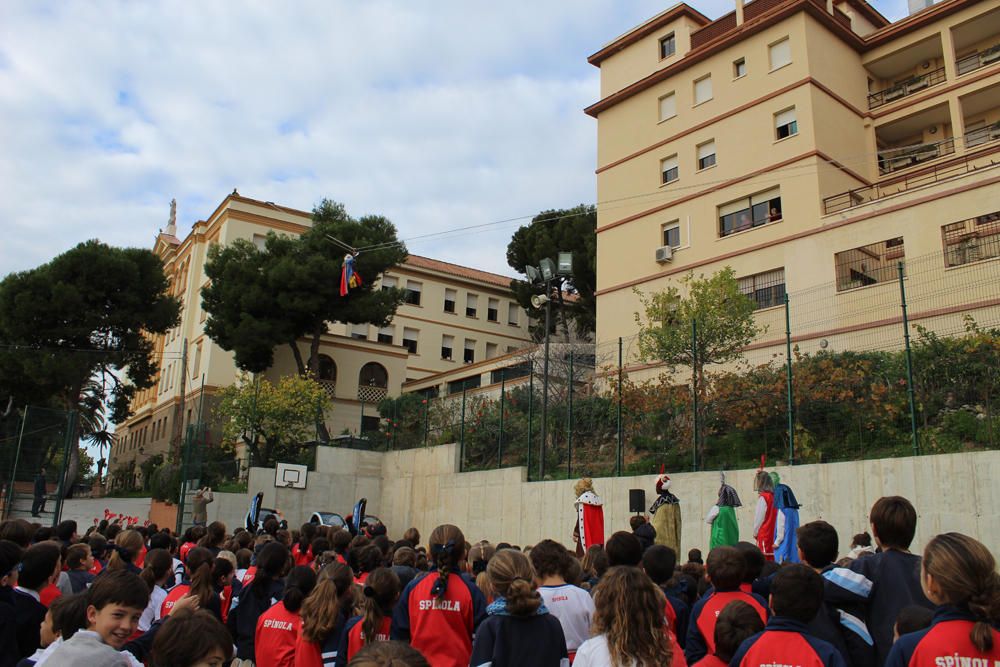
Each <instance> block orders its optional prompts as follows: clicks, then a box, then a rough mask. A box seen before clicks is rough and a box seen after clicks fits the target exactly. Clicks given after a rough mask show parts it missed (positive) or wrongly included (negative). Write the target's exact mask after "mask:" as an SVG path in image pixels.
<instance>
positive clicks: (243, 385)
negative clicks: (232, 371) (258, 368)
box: [215, 373, 329, 467]
mask: <svg viewBox="0 0 1000 667" xmlns="http://www.w3.org/2000/svg"><path fill="white" fill-rule="evenodd" d="M219 399H220V400H219V405H218V407H217V408H216V409H215V414H216V415H217V416H218V417H219V418H220V421H221V422H222V437H223V440H224V441H227V442H233V441H237V440H239V441H242V442H243V443H244V444H245V445H246V447H247V449H248V450H249V452H250V455H251V463H252V465H255V466H264V467H273V465H274V464H275V463H276V462H278V461H283V462H299V461H300V458H301V451H302V450H301V448H300V445H301V444H302V442H304V441H306V440H312V439H314V437H315V434H316V431H315V428H316V419H317V416H318V415H321V414H322V411H323V409H324V407H325V406H326V404H327V403H329V399H328V398H327V396H326V392H325V390H324V389H323V387H322V386H320V385H319V384H318V383H316V382H313V381H312V380H310V379H308V378H305V377H302V376H301V375H289V376H285V377H283V378H281V379H280V380H279V381H278V383H277V384H274V383H271V382H269V381H268V380H267V379H266V378H263V377H256V378H252V377H250V376H249V375H248V374H246V373H242V374H241V375H240V377H239V379H238V380H237V382H236V383H235V384H231V385H229V386H228V387H225V388H223V389H222V390H221V391H220V392H219Z"/></svg>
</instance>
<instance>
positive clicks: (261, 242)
mask: <svg viewBox="0 0 1000 667" xmlns="http://www.w3.org/2000/svg"><path fill="white" fill-rule="evenodd" d="M253 244H254V245H255V246H257V250H260V251H261V252H264V251H265V250H267V237H266V236H264V235H263V234H254V235H253Z"/></svg>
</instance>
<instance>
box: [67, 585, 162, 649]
mask: <svg viewBox="0 0 1000 667" xmlns="http://www.w3.org/2000/svg"><path fill="white" fill-rule="evenodd" d="M86 595H87V629H86V630H81V631H79V632H77V633H76V634H75V635H73V637H72V638H71V639H69V640H68V641H66V642H64V643H63V644H62V645H61V646H60V647H59V648H58V649H57V650H56V651H55V652H53V653H52V656H51V658H50V661H51V662H52V664H54V665H59V666H60V667H93V666H94V665H101V666H102V667H129V666H130V665H131V664H132V663H131V661H130V660H129V658H128V657H127V656H125V655H123V654H122V653H120V652H119V651H120V650H121V648H122V647H123V646H125V644H126V643H127V642H128V640H129V638H131V636H132V635H133V634H134V633H135V630H136V628H137V627H139V617H140V616H142V612H143V610H144V609H145V608H146V605H147V604H149V589H148V588H147V587H146V584H144V583H143V581H142V579H140V578H139V576H138V575H135V574H132V573H131V572H128V571H126V570H115V571H112V572H105V573H104V574H102V575H101V576H100V577H99V578H98V579H96V580H95V581H94V584H93V585H92V586H91V587H90V589H89V590H88V591H87V593H86Z"/></svg>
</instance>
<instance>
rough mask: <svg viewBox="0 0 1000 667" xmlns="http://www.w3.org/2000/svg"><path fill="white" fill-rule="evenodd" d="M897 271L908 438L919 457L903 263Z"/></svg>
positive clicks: (900, 263) (915, 454)
mask: <svg viewBox="0 0 1000 667" xmlns="http://www.w3.org/2000/svg"><path fill="white" fill-rule="evenodd" d="M897 267H898V269H899V296H900V302H901V306H902V308H903V341H904V342H905V343H906V393H907V394H908V395H909V398H910V436H911V438H912V439H913V455H914V456H919V455H920V440H919V438H918V436H917V401H916V396H915V395H914V392H913V355H912V352H911V350H910V320H909V318H908V317H907V314H906V285H905V284H904V282H903V277H904V276H903V263H902V262H899V263H898V264H897Z"/></svg>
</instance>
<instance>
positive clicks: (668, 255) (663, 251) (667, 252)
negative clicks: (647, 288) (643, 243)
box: [656, 245, 674, 264]
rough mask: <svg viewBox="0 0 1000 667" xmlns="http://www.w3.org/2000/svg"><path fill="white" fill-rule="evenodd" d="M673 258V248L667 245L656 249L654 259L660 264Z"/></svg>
mask: <svg viewBox="0 0 1000 667" xmlns="http://www.w3.org/2000/svg"><path fill="white" fill-rule="evenodd" d="M673 258H674V249H673V248H671V247H670V246H668V245H665V246H661V247H659V248H657V249H656V261H657V262H659V263H660V264H664V263H666V262H669V261H670V260H672V259H673Z"/></svg>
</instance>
